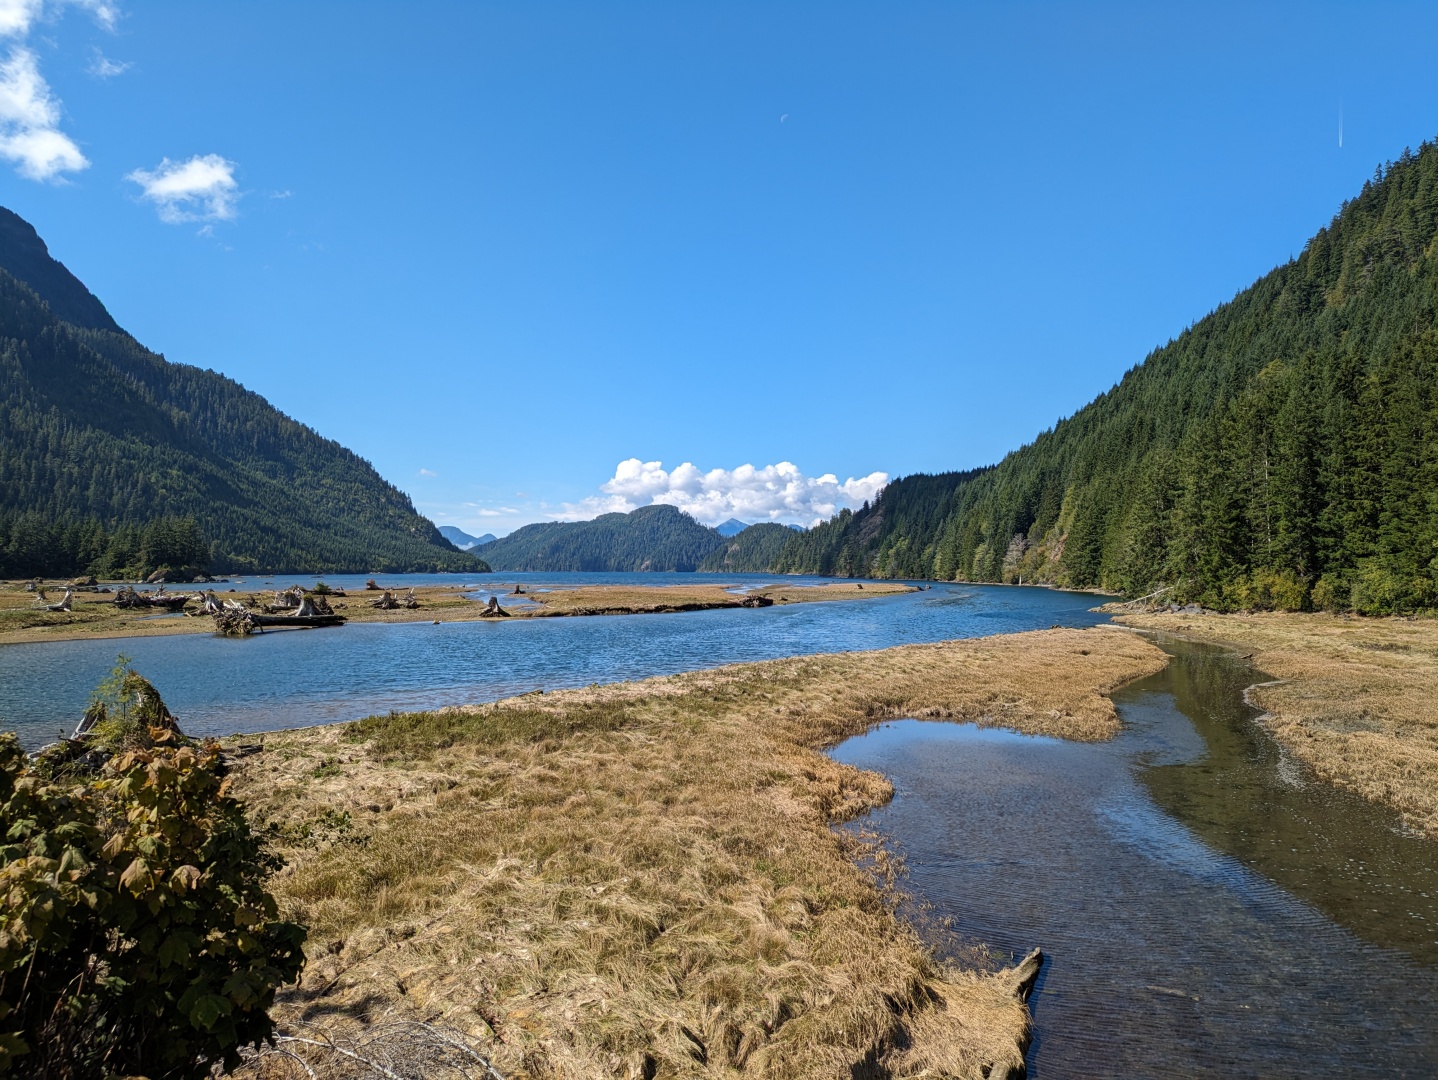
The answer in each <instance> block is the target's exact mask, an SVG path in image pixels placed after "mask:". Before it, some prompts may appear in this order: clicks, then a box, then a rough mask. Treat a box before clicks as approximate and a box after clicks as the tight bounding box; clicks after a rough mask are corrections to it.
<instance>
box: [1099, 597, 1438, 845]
mask: <svg viewBox="0 0 1438 1080" xmlns="http://www.w3.org/2000/svg"><path fill="white" fill-rule="evenodd" d="M1114 624H1115V625H1116V626H1121V627H1129V628H1131V629H1136V630H1154V631H1159V632H1162V633H1165V634H1170V635H1172V636H1174V637H1178V638H1186V639H1189V640H1194V641H1202V642H1207V643H1209V644H1216V645H1221V646H1224V647H1226V648H1231V649H1234V650H1236V651H1237V652H1239V653H1241V654H1242V655H1243V657H1244V659H1247V660H1250V661H1251V662H1252V663H1253V665H1254V667H1256V668H1258V669H1259V670H1261V671H1263V672H1265V673H1266V674H1267V675H1268V677H1269V679H1270V680H1271V681H1268V682H1262V683H1256V684H1255V685H1254V686H1252V687H1250V688H1249V689H1248V691H1247V698H1246V699H1247V700H1248V701H1249V703H1250V704H1251V705H1252V706H1253V707H1254V708H1255V709H1258V710H1259V711H1260V713H1261V715H1260V716H1258V717H1257V718H1256V722H1258V723H1259V724H1261V725H1262V726H1263V728H1264V730H1265V731H1267V732H1268V733H1269V735H1271V736H1272V737H1273V739H1274V741H1275V742H1277V744H1278V745H1279V746H1280V747H1281V748H1282V749H1283V750H1285V751H1286V752H1289V753H1291V754H1293V755H1294V757H1295V758H1297V759H1298V760H1299V761H1301V762H1303V764H1304V765H1305V766H1307V767H1308V768H1309V769H1311V770H1312V772H1313V774H1314V776H1315V777H1317V778H1318V779H1319V780H1321V781H1323V782H1325V783H1330V784H1335V785H1338V786H1340V787H1344V788H1347V789H1349V790H1351V791H1354V792H1356V793H1358V794H1359V795H1361V796H1363V797H1364V798H1366V799H1368V800H1369V801H1370V802H1375V803H1378V804H1381V805H1383V806H1386V807H1388V808H1389V809H1391V810H1393V811H1395V812H1397V813H1398V815H1399V817H1400V819H1401V820H1402V822H1403V824H1404V826H1405V827H1407V828H1410V829H1412V830H1414V831H1415V832H1417V833H1420V834H1422V835H1424V836H1426V837H1428V838H1429V839H1431V840H1435V841H1438V620H1433V619H1412V620H1410V619H1406V618H1363V617H1357V616H1353V617H1345V616H1341V615H1328V614H1321V613H1291V612H1265V613H1260V614H1250V615H1235V614H1228V615H1219V614H1202V613H1183V612H1176V613H1170V612H1142V613H1138V612H1127V611H1125V612H1114Z"/></svg>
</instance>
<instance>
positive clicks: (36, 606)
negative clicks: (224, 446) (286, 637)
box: [0, 582, 914, 645]
mask: <svg viewBox="0 0 1438 1080" xmlns="http://www.w3.org/2000/svg"><path fill="white" fill-rule="evenodd" d="M46 588H47V591H48V594H49V596H50V598H51V599H52V600H58V599H59V598H60V596H61V594H62V593H63V592H64V586H63V585H54V584H52V585H49V586H46ZM205 588H206V586H200V585H193V586H185V587H183V588H180V587H171V588H170V589H169V590H168V591H169V592H171V593H173V594H174V595H181V594H183V593H194V592H196V591H203V590H204V589H205ZM393 591H394V593H395V594H396V595H403V594H406V593H408V592H410V591H411V590H409V589H408V588H405V589H395V590H393ZM484 591H485V589H484V587H483V586H480V587H479V588H476V587H474V586H459V585H433V586H420V587H418V588H415V589H413V593H414V597H415V599H416V600H417V601H418V603H419V606H418V607H416V608H396V609H393V610H381V609H378V608H375V607H372V606H371V604H370V602H371V601H373V600H375V599H377V598H378V597H379V596H381V595H382V592H383V590H381V591H378V592H350V593H348V594H347V595H343V596H334V597H331V598H330V604H331V606H332V607H333V608H334V610H335V613H336V614H339V615H343V616H344V617H345V619H346V620H348V621H350V622H363V623H403V622H433V621H436V620H437V621H439V622H471V621H475V620H478V619H481V618H484V617H485V616H484V609H485V606H486V604H485V603H484V602H482V601H480V600H476V599H472V598H471V597H472V596H473V595H475V594H477V593H480V592H484ZM913 591H914V587H913V586H911V585H901V584H897V583H894V582H863V583H848V582H844V583H831V584H823V585H784V586H776V585H766V586H763V587H761V588H757V589H752V590H749V591H748V592H744V593H739V592H735V591H733V587H732V586H726V585H711V584H700V585H584V586H579V587H577V588H568V589H540V588H536V589H533V590H532V591H526V592H524V593H523V594H518V595H513V594H511V595H501V596H500V603H501V605H502V606H503V607H504V609H505V611H506V612H507V613H508V614H509V615H510V616H511V617H515V618H541V617H546V616H581V615H643V614H665V613H672V612H682V611H704V610H712V609H716V608H727V607H741V606H743V604H742V601H743V600H744V598H745V597H746V596H755V595H758V596H765V597H768V598H769V599H771V600H772V601H773V602H774V603H775V604H778V605H785V604H799V603H812V602H819V601H831V600H865V599H875V598H878V597H883V596H894V595H897V594H899V593H907V592H913ZM218 595H219V596H220V597H221V598H222V599H235V598H238V597H242V596H259V597H263V598H264V599H265V600H269V599H272V593H270V592H264V593H255V592H253V591H251V592H246V593H240V592H236V591H232V590H229V591H221V592H219V593H218ZM114 598H115V596H114V594H113V593H95V592H76V593H74V594H73V596H72V610H71V611H68V612H52V611H45V610H44V608H43V606H42V605H41V604H40V603H39V602H38V598H37V594H35V593H31V592H26V591H24V587H23V583H21V582H8V583H5V584H4V585H3V586H0V645H9V644H22V643H25V642H33V641H66V640H81V639H86V638H128V637H152V636H156V635H164V634H204V633H213V632H214V623H213V622H212V620H211V619H210V618H209V617H208V616H200V617H189V616H185V615H166V614H157V613H155V612H151V611H143V610H141V611H135V610H128V609H125V608H120V607H116V606H115V604H114Z"/></svg>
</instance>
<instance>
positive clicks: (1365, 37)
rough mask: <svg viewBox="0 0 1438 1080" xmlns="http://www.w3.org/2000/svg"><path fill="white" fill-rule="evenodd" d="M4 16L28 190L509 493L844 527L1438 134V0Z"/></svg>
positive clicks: (414, 471) (413, 458) (337, 409)
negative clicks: (846, 514)
mask: <svg viewBox="0 0 1438 1080" xmlns="http://www.w3.org/2000/svg"><path fill="white" fill-rule="evenodd" d="M0 34H4V35H5V36H4V37H3V39H0V58H3V60H4V66H3V67H0V149H3V151H4V153H5V155H6V157H8V158H9V160H8V162H0V203H3V204H4V205H6V206H9V207H11V208H12V209H14V210H15V211H17V212H18V213H20V214H21V215H22V216H24V217H26V218H27V219H29V220H30V221H32V222H33V223H34V224H35V225H36V227H37V228H38V229H39V230H40V232H41V235H42V236H44V237H45V239H46V240H47V241H48V242H49V244H50V247H51V250H52V252H53V253H54V254H55V255H56V256H57V257H58V258H60V259H61V260H63V261H64V262H65V263H66V264H67V265H68V266H69V267H70V268H71V269H72V270H74V271H75V272H76V273H77V274H78V275H79V276H80V277H81V278H82V280H84V281H85V282H86V283H87V284H88V285H89V286H90V287H91V289H92V290H93V291H94V292H96V294H97V295H99V296H100V297H101V299H103V300H104V301H105V303H106V304H107V305H108V306H109V308H110V310H111V312H112V313H113V314H114V315H115V317H116V318H117V320H118V321H119V322H120V324H121V325H123V326H124V327H126V328H127V329H128V330H130V331H131V332H132V333H134V334H135V335H136V336H137V337H138V338H139V339H140V340H141V341H142V342H144V343H145V344H147V345H148V346H150V347H151V348H153V349H155V350H157V351H159V352H162V353H164V354H165V355H166V356H167V357H168V358H169V359H171V360H176V361H183V362H186V363H193V364H199V365H201V366H205V367H212V368H215V369H216V370H219V371H222V372H224V373H225V374H227V375H230V376H232V377H233V378H235V379H238V380H239V381H240V382H242V383H244V384H245V385H246V386H248V387H249V388H251V389H253V390H256V391H258V392H259V393H261V394H263V395H265V396H266V397H267V398H269V400H270V401H272V402H273V403H274V404H276V405H277V406H278V407H280V408H282V409H284V410H285V411H286V412H288V413H290V414H291V415H293V416H296V417H298V418H299V419H301V420H303V421H304V422H306V423H308V424H311V425H312V426H314V427H315V428H316V429H318V430H319V431H320V432H321V433H322V434H324V435H326V436H329V437H331V438H334V439H337V440H338V441H340V442H342V443H344V444H345V445H346V446H349V447H350V448H352V449H354V450H355V451H357V452H358V453H360V454H362V455H363V456H364V457H366V458H367V459H369V460H370V461H372V462H373V463H374V464H375V466H376V467H377V468H378V469H379V470H380V471H381V472H382V473H383V474H384V475H385V476H386V477H387V478H389V479H391V480H392V481H394V482H395V483H396V484H398V485H399V486H400V487H402V488H404V489H405V490H406V491H408V492H409V493H410V494H411V495H412V496H413V497H414V499H415V502H416V504H417V505H418V506H419V507H420V508H421V510H422V511H424V512H426V513H428V514H429V515H430V516H431V517H433V518H434V519H435V520H436V521H437V522H439V523H441V524H446V523H449V524H459V525H461V526H463V527H466V528H468V529H469V530H470V531H472V532H477V531H495V532H504V531H507V530H508V529H511V528H513V527H515V526H516V525H518V524H520V523H523V522H525V521H532V520H540V519H545V518H549V517H555V516H587V515H590V514H592V513H594V512H596V511H598V510H600V509H605V508H608V507H611V506H626V505H636V504H638V503H640V502H644V501H648V500H649V499H650V498H654V497H658V498H661V499H665V500H667V501H674V502H677V503H679V504H681V505H685V506H687V507H690V508H692V509H694V510H695V512H696V513H698V514H700V515H701V516H707V517H709V518H710V519H718V518H719V517H721V516H728V511H731V510H737V511H738V512H740V516H747V517H748V519H749V520H754V519H756V518H758V517H760V516H765V515H768V516H774V517H777V518H778V519H780V520H796V521H804V520H807V519H810V518H812V517H813V516H815V515H818V514H821V513H823V512H826V510H827V508H829V507H832V506H836V505H841V504H842V503H843V502H844V501H845V500H846V499H856V498H859V497H861V496H863V495H864V494H866V493H868V492H869V491H870V490H871V489H872V488H873V486H875V484H876V483H877V482H878V481H877V480H876V479H875V478H874V477H873V474H874V473H876V472H877V473H883V474H887V475H889V476H898V475H902V474H905V473H909V472H915V471H936V470H942V469H956V468H966V467H971V466H975V465H979V464H984V463H987V462H991V461H994V460H997V459H998V458H999V457H1001V456H1002V455H1003V454H1004V453H1005V452H1006V451H1008V450H1010V449H1013V448H1014V447H1016V446H1018V445H1020V444H1022V443H1024V442H1027V441H1029V440H1031V439H1032V438H1033V437H1034V436H1035V435H1036V434H1037V433H1038V432H1039V431H1041V430H1043V429H1044V428H1046V427H1049V426H1051V425H1052V423H1053V422H1054V421H1055V420H1056V419H1057V418H1059V417H1061V416H1063V415H1066V414H1068V413H1071V412H1072V411H1074V410H1075V409H1076V408H1078V407H1080V406H1082V405H1083V404H1084V403H1085V402H1086V401H1088V400H1089V399H1091V398H1092V397H1093V396H1094V395H1095V394H1097V393H1099V392H1101V391H1102V390H1104V389H1106V388H1107V387H1109V386H1110V385H1112V383H1113V382H1114V381H1115V380H1116V379H1118V378H1119V377H1120V376H1121V375H1122V373H1123V372H1124V371H1125V370H1126V369H1128V368H1129V367H1131V366H1132V365H1134V364H1136V363H1138V362H1139V361H1141V360H1142V359H1143V357H1144V356H1145V355H1146V354H1147V353H1148V351H1149V350H1150V349H1152V348H1153V347H1155V346H1157V345H1160V344H1162V343H1163V342H1165V341H1167V340H1168V339H1169V338H1170V337H1172V336H1173V335H1174V334H1176V333H1177V332H1178V331H1180V330H1181V329H1182V328H1183V327H1185V326H1186V325H1188V324H1189V323H1191V322H1192V321H1194V320H1195V319H1197V318H1200V317H1202V316H1203V315H1204V314H1205V313H1206V312H1208V311H1209V310H1211V309H1212V308H1213V307H1214V306H1215V305H1216V304H1218V303H1221V302H1223V301H1224V300H1226V299H1228V298H1230V297H1231V296H1232V295H1233V294H1234V293H1235V292H1237V291H1238V290H1240V289H1242V288H1243V287H1245V286H1246V285H1248V284H1249V283H1251V282H1252V281H1253V280H1254V279H1255V278H1257V277H1259V276H1260V275H1262V274H1263V273H1265V272H1266V271H1267V270H1269V269H1270V268H1271V267H1273V266H1274V265H1276V264H1277V263H1280V262H1282V261H1284V260H1285V259H1287V258H1289V257H1290V256H1292V255H1295V254H1297V252H1298V251H1299V250H1300V249H1301V247H1302V245H1303V243H1304V241H1305V240H1306V239H1307V237H1308V236H1310V235H1311V234H1312V233H1313V232H1314V231H1315V230H1316V229H1317V228H1319V227H1320V226H1322V225H1323V224H1325V223H1326V222H1327V221H1328V220H1329V219H1330V217H1331V216H1332V215H1333V213H1334V212H1335V211H1336V210H1337V209H1338V207H1339V205H1340V204H1341V202H1342V200H1343V199H1344V198H1346V197H1349V196H1351V195H1353V194H1354V193H1356V191H1357V190H1358V188H1359V187H1360V186H1361V185H1362V183H1363V181H1364V180H1365V179H1366V178H1367V177H1369V176H1371V175H1372V173H1373V170H1374V167H1375V166H1376V165H1377V164H1379V163H1380V162H1382V161H1384V160H1387V159H1391V158H1394V157H1397V156H1398V154H1399V153H1401V151H1402V150H1403V148H1404V146H1410V145H1411V146H1417V145H1418V143H1420V142H1421V141H1423V140H1424V139H1426V138H1430V137H1432V136H1433V135H1435V134H1438V64H1435V63H1434V62H1433V59H1432V44H1433V42H1434V41H1435V40H1438V5H1433V4H1377V3H1367V4H1361V5H1360V4H1349V5H1323V4H1307V3H1305V4H1287V5H1285V4H1242V5H1221V4H1213V5H1203V6H1201V7H1200V6H1197V5H1187V6H1185V5H1177V4H1120V5H1104V4H1088V3H1084V4H1078V3H1074V4H1022V3H1005V4H998V3H995V4H958V3H951V4H926V3H912V4H877V3H876V4H845V3H815V4H807V3H777V4H776V3H766V4H752V5H749V4H742V3H725V4H702V3H673V2H666V3H652V4H624V3H619V2H613V3H605V4H595V3H586V4H559V3H553V4H547V3H523V4H520V3H511V4H502V5H495V4H483V3H414V4H408V5H403V6H398V5H394V4H371V3H356V2H346V3H342V4H341V3H318V2H311V3H304V4H295V3H285V4H280V3H264V2H257V0H246V2H244V3H238V2H236V3H202V4H197V3H193V2H188V3H147V2H143V0H114V2H113V3H111V2H109V0H89V2H72V3H69V4H66V5H60V4H55V3H42V2H41V0H29V2H26V0H0ZM37 79H38V80H43V81H42V82H40V83H38V84H37V82H36V80H37ZM27 95H28V96H27ZM1340 110H1341V112H1342V123H1343V145H1342V147H1341V148H1340V146H1339V122H1340ZM67 144H68V145H67ZM82 162H83V166H84V167H80V166H81V164H82ZM47 170H48V171H49V172H50V173H51V175H50V176H49V177H48V178H47V177H46V176H45V173H46V172H47ZM27 174H28V175H27ZM187 192H188V193H189V194H190V196H191V197H189V198H182V197H181V196H184V195H185V194H186V193H187ZM147 193H148V194H147ZM621 462H629V464H628V465H626V466H624V467H623V468H620V463H621ZM656 462H659V463H662V466H660V465H654V464H646V463H656ZM685 463H692V465H693V466H694V468H692V469H689V470H685V469H684V468H682V466H683V465H684V464H685ZM783 463H788V464H789V465H791V466H792V467H791V468H790V469H788V470H785V469H784V468H783V467H782V464H783ZM744 465H751V466H753V467H754V468H753V470H752V471H745V470H743V469H741V468H740V467H741V466H744ZM616 470H619V471H618V472H616ZM714 470H722V471H717V472H716V471H714ZM826 474H832V477H833V478H834V481H835V482H833V483H828V482H826V481H824V480H823V479H822V478H823V477H824V476H825V475H826ZM850 478H853V479H854V480H855V483H854V484H852V485H847V486H846V485H845V481H848V480H849V479H850ZM866 478H867V479H866Z"/></svg>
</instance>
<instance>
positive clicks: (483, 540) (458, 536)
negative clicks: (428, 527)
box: [439, 525, 495, 551]
mask: <svg viewBox="0 0 1438 1080" xmlns="http://www.w3.org/2000/svg"><path fill="white" fill-rule="evenodd" d="M439 532H440V535H441V536H443V537H444V538H445V539H446V540H448V541H449V542H450V543H451V544H453V545H454V546H455V547H457V548H459V550H460V551H468V550H469V549H470V548H473V547H478V546H479V545H480V544H489V543H493V542H494V539H495V536H494V533H485V534H484V535H483V536H470V535H469V533H467V532H465V531H464V530H463V529H461V528H459V527H458V526H457V525H441V526H440V527H439Z"/></svg>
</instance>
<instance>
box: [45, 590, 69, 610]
mask: <svg viewBox="0 0 1438 1080" xmlns="http://www.w3.org/2000/svg"><path fill="white" fill-rule="evenodd" d="M73 599H74V593H72V592H71V591H70V589H68V588H67V589H66V590H65V595H64V596H63V597H62V598H61V599H60V601H59V603H55V604H52V603H50V602H49V601H50V598H49V597H48V596H46V595H45V590H44V589H40V590H39V592H38V595H37V596H36V597H35V600H36V602H37V603H39V605H40V606H41V607H42V608H43V609H44V610H45V611H69V610H70V602H71V601H72V600H73Z"/></svg>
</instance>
